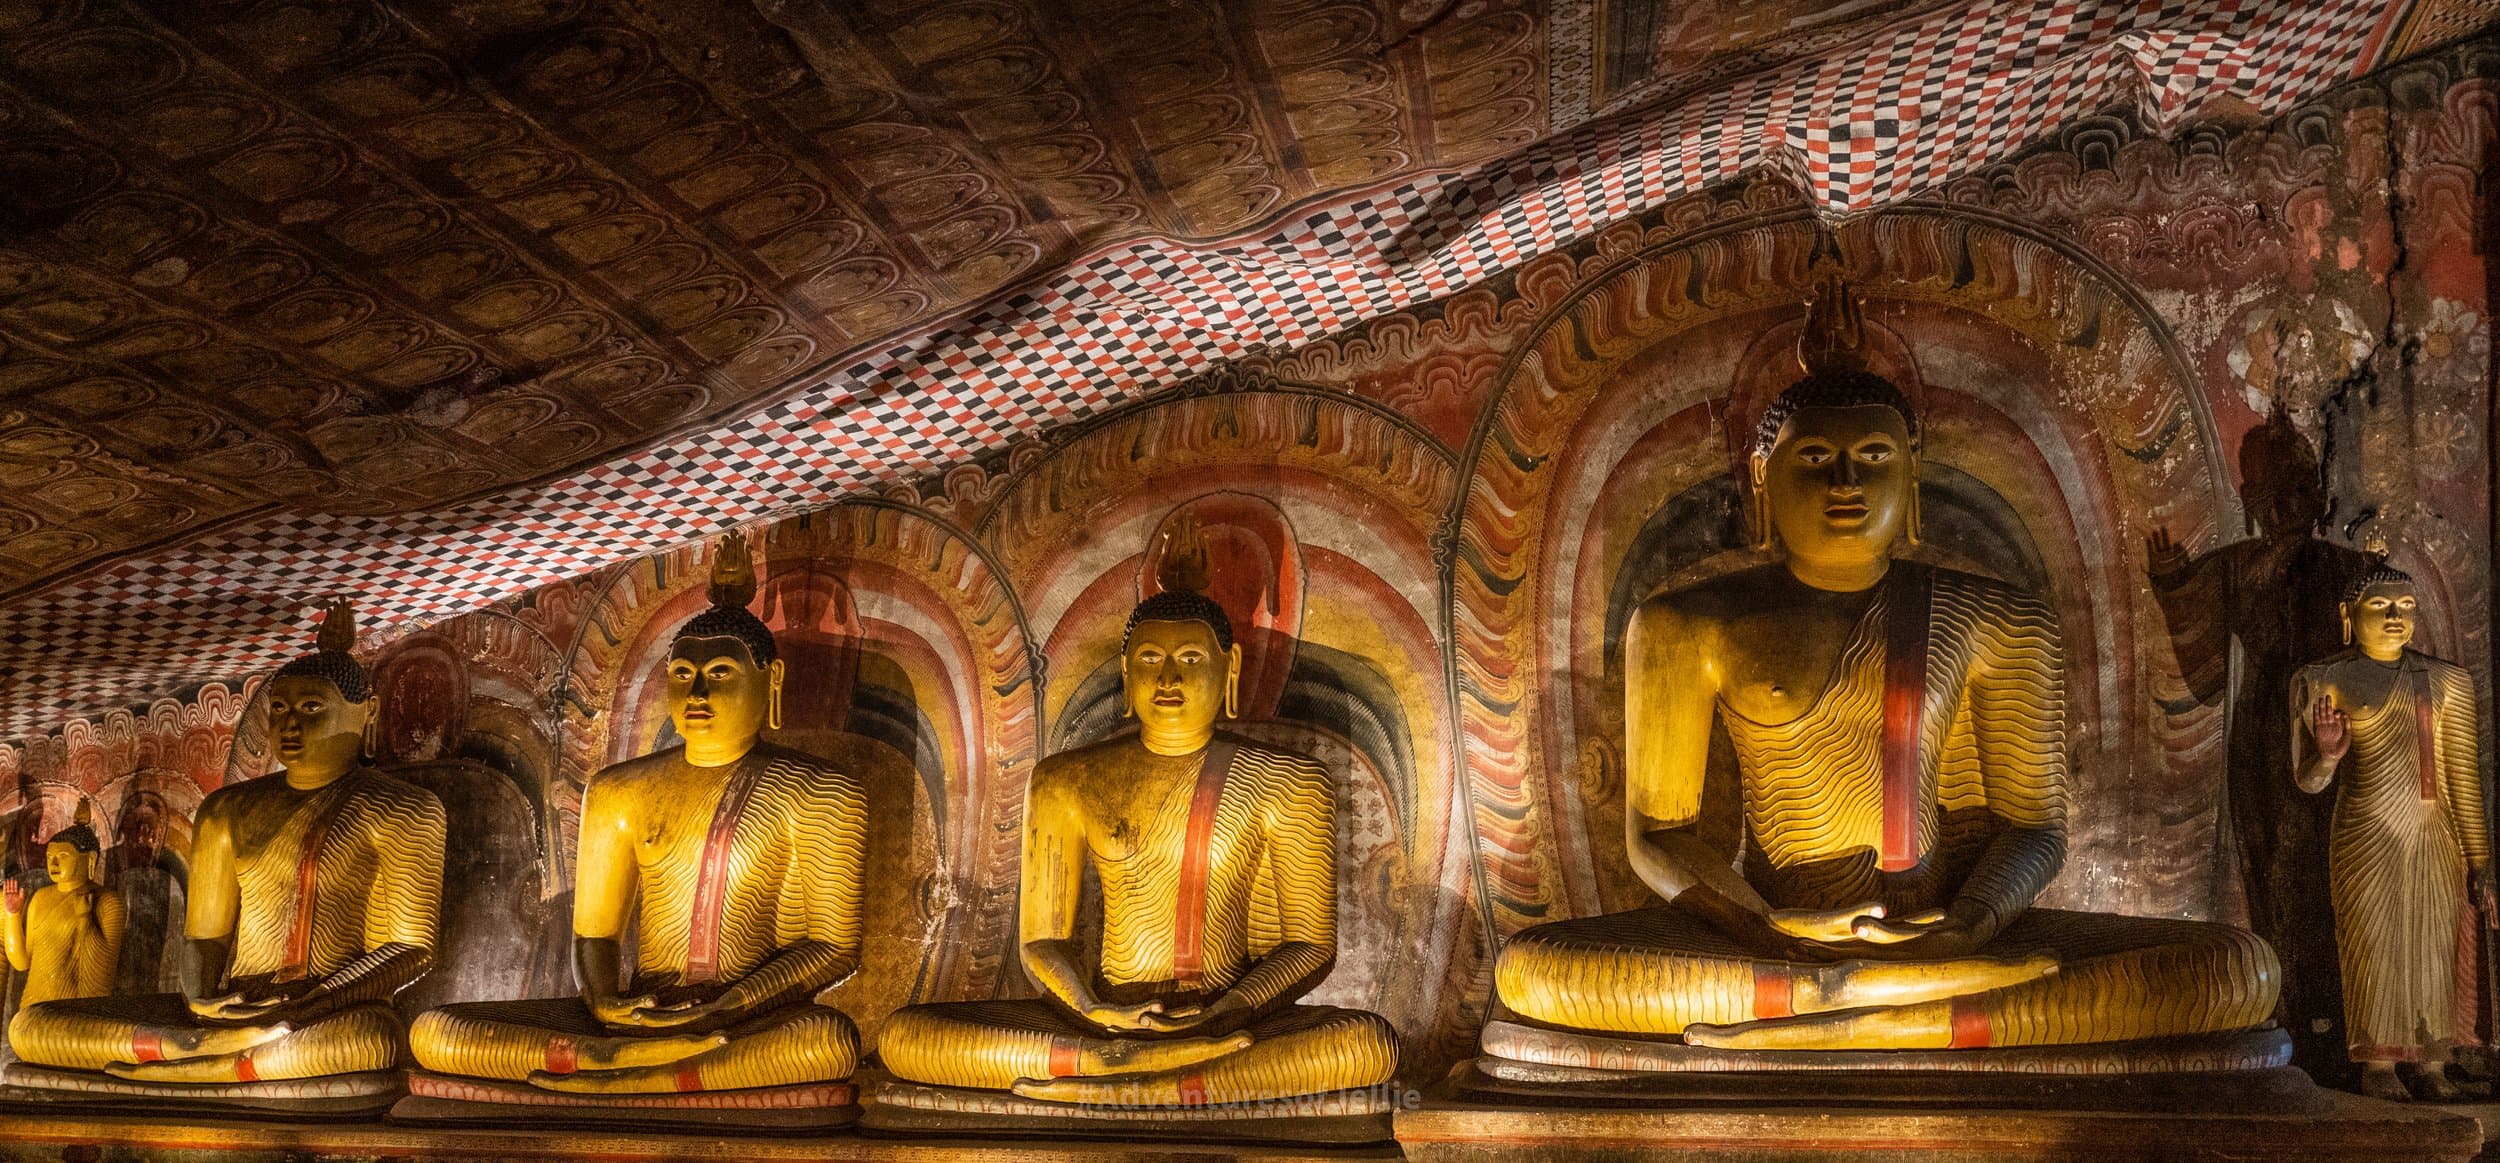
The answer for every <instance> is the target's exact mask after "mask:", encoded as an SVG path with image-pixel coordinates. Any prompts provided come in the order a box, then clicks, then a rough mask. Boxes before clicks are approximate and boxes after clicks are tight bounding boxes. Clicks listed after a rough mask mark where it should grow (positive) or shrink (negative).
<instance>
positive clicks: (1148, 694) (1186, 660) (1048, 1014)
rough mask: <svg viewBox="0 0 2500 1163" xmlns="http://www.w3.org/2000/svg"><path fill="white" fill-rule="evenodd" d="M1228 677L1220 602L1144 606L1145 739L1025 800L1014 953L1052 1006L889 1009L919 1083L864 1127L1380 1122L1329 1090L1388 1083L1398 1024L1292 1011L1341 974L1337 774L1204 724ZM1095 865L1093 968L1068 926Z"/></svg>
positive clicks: (1130, 649) (1139, 623) (1141, 684)
mask: <svg viewBox="0 0 2500 1163" xmlns="http://www.w3.org/2000/svg"><path fill="white" fill-rule="evenodd" d="M1240 672H1241V652H1240V650H1239V648H1238V647H1236V646H1235V645H1234V643H1233V636H1232V628H1231V626H1230V623H1229V621H1228V620H1227V619H1226V617H1225V614H1224V610H1223V607H1221V606H1220V605H1218V604H1217V603H1216V602H1214V601H1213V600H1212V599H1210V598H1208V597H1206V596H1205V595H1203V594H1200V593H1197V592H1194V591H1191V590H1187V589H1176V590H1169V591H1166V592H1163V593H1159V594H1156V595H1154V596H1152V597H1149V598H1147V599H1146V600H1145V601H1144V602H1142V603H1141V604H1139V605H1138V606H1137V608H1136V609H1135V611H1134V612H1133V613H1132V614H1131V615H1130V618H1129V622H1128V629H1127V633H1126V636H1125V640H1124V641H1123V643H1122V646H1121V669H1120V673H1121V682H1122V689H1123V694H1124V697H1125V699H1126V702H1127V707H1128V713H1129V715H1131V716H1133V717H1134V718H1135V719H1136V720H1137V722H1138V727H1139V729H1138V731H1137V732H1136V733H1135V734H1124V735H1121V736H1118V737H1115V738H1113V739H1111V740H1109V741H1107V742H1103V743H1098V744H1095V745H1092V746H1088V747H1082V748H1078V749H1075V750H1071V751H1063V752H1061V753H1059V754H1057V755H1054V756H1051V757H1050V758H1048V759H1046V760H1044V761H1043V762H1042V763H1041V764H1039V765H1038V766H1037V767H1036V768H1035V770H1034V772H1033V776H1032V779H1031V782H1030V784H1029V786H1028V788H1027V792H1026V806H1025V833H1024V848H1023V881H1022V890H1023V891H1022V898H1021V903H1020V912H1019V914H1018V925H1017V929H1018V953H1019V954H1020V955H1021V958H1022V961H1023V964H1024V970H1025V974H1026V976H1027V977H1029V978H1030V979H1031V980H1032V982H1033V984H1034V985H1035V986H1037V987H1038V988H1039V989H1040V990H1041V991H1042V993H1043V995H1044V996H1042V997H1040V998H1038V999H1033V1000H1022V1001H1016V1000H1003V1001H981V1002H958V1003H951V1004H933V1005H919V1006H912V1007H910V1008H907V1009H903V1010H900V1011H898V1012H896V1013H895V1015H894V1017H893V1018H892V1019H891V1020H890V1021H889V1022H888V1023H887V1024H886V1027H885V1030H884V1033H883V1035H882V1036H881V1038H880V1046H879V1052H880V1054H881V1056H882V1057H883V1059H884V1063H885V1065H886V1067H887V1068H888V1069H889V1070H891V1071H892V1072H893V1073H894V1074H895V1075H896V1076H897V1077H899V1078H901V1079H905V1080H908V1081H909V1082H911V1083H918V1084H923V1085H921V1086H898V1087H889V1088H888V1089H887V1090H884V1091H881V1092H880V1093H879V1096H878V1103H879V1109H878V1111H876V1112H874V1113H875V1115H876V1117H878V1118H880V1119H883V1118H885V1117H887V1113H888V1111H887V1108H897V1107H913V1108H919V1109H923V1110H936V1111H951V1112H958V1113H965V1114H998V1115H1015V1116H1025V1117H1042V1118H1048V1117H1053V1116H1054V1115H1055V1114H1064V1115H1070V1116H1073V1115H1078V1114H1081V1113H1092V1114H1099V1113H1100V1112H1103V1111H1108V1110H1113V1109H1116V1108H1148V1109H1147V1110H1145V1111H1144V1112H1141V1113H1140V1114H1139V1115H1138V1117H1141V1118H1145V1119H1149V1120H1152V1119H1158V1118H1160V1119H1170V1118H1174V1117H1179V1112H1175V1111H1174V1110H1173V1109H1172V1108H1181V1107H1194V1108H1199V1109H1198V1110H1197V1111H1195V1112H1194V1114H1195V1116H1196V1117H1205V1118H1224V1117H1234V1115H1235V1114H1236V1113H1237V1112H1238V1111H1240V1110H1242V1109H1243V1104H1248V1106H1250V1107H1255V1108H1257V1109H1259V1110H1261V1111H1263V1112H1265V1113H1270V1114H1275V1113H1310V1114H1351V1115H1361V1114H1367V1113H1373V1112H1371V1110H1370V1107H1369V1106H1367V1105H1366V1104H1365V1103H1364V1102H1361V1101H1356V1100H1353V1099H1352V1098H1351V1097H1350V1096H1346V1095H1337V1094H1336V1092H1349V1091H1352V1092H1358V1093H1359V1092H1361V1091H1362V1090H1363V1088H1370V1087H1375V1086H1377V1085H1379V1084H1381V1083H1383V1082H1386V1081H1387V1080H1388V1079H1389V1078H1390V1076H1391V1075H1392V1074H1393V1073H1394V1072H1395V1071H1396V1069H1397V1063H1398V1050H1397V1039H1396V1035H1395V1032H1394V1031H1393V1030H1392V1029H1391V1028H1390V1026H1389V1024H1388V1023H1387V1022H1386V1021H1384V1020H1383V1019H1381V1018H1380V1017H1379V1016H1377V1015H1374V1014H1370V1013H1365V1012H1361V1011H1356V1010H1347V1009H1339V1008H1335V1007H1332V1006H1323V1005H1297V1004H1295V1002H1296V1000H1297V999H1299V998H1300V997H1301V996H1302V995H1303V994H1305V993H1307V992H1309V991H1310V990H1311V989H1312V988H1313V987H1315V986H1317V985H1318V984H1319V983H1320V982H1321V981H1322V980H1323V979H1324V978H1326V977H1327V976H1328V973H1329V970H1330V969H1331V968H1332V967H1333V966H1334V965H1335V964H1336V958H1337V868H1336V804H1337V797H1336V793H1335V790H1334V787H1333V781H1332V780H1331V778H1330V775H1329V773H1328V771H1327V770H1326V769H1325V768H1323V767H1321V766H1320V765H1319V764H1318V763H1317V762H1315V761H1313V760H1311V759H1308V758H1306V757H1304V756H1300V755H1295V754H1290V753H1287V752H1283V751H1277V750H1273V749H1270V748H1267V747H1263V746H1260V745H1258V744H1255V743H1253V742H1250V741H1249V740H1246V739H1243V738H1240V737H1238V736H1235V735H1233V734H1231V733H1228V732H1219V731H1217V730H1216V718H1217V715H1218V713H1219V711H1226V710H1229V708H1230V707H1231V705H1232V700H1233V698H1234V691H1235V688H1236V684H1237V682H1238V680H1239V678H1240ZM1089 873H1090V874H1091V875H1092V877H1093V878H1094V879H1095V880H1096V881H1097V882H1098V883H1099V885H1100V899H1101V912H1100V917H1099V933H1100V955H1099V958H1098V959H1097V958H1094V957H1090V956H1089V955H1088V953H1087V946H1088V942H1087V940H1086V939H1085V936H1084V933H1085V931H1086V928H1087V927H1086V926H1081V924H1080V916H1079V900H1080V897H1081V894H1082V888H1083V883H1084V881H1085V879H1086V877H1087V875H1088V874H1089ZM1010 1091H1011V1092H1013V1093H1012V1095H1007V1094H1005V1093H1003V1092H1010ZM985 1094H987V1095H992V1096H995V1097H994V1098H991V1099H984V1098H983V1097H982V1096H983V1095H985ZM1330 1095H1335V1097H1334V1098H1333V1099H1326V1100H1313V1101H1309V1102H1305V1103H1301V1104H1298V1105H1295V1106H1293V1107H1292V1108H1291V1109H1290V1110H1289V1111H1285V1110H1281V1109H1280V1108H1278V1107H1277V1106H1276V1105H1275V1104H1274V1103H1273V1101H1272V1100H1279V1099H1296V1098H1299V1097H1301V1096H1330ZM920 1125H922V1126H924V1127H925V1126H926V1125H927V1124H920Z"/></svg>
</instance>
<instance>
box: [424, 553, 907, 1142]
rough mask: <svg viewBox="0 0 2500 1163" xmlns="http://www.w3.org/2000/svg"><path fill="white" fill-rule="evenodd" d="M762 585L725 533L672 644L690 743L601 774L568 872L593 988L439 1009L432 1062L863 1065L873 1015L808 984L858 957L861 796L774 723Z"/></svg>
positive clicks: (667, 1067) (565, 1075) (531, 1070)
mask: <svg viewBox="0 0 2500 1163" xmlns="http://www.w3.org/2000/svg"><path fill="white" fill-rule="evenodd" d="M753 595H754V579H753V571H752V564H751V562H750V560H749V558H748V556H747V551H746V548H745V544H744V542H742V541H738V540H736V539H731V540H728V541H725V542H723V544H722V546H721V549H720V551H719V555H718V556H717V557H716V558H715V559H714V572H713V589H712V600H713V604H712V608H711V609H709V610H707V611H706V612H704V613H703V614H701V615H699V616H697V617H696V618H695V619H694V620H693V621H692V622H689V623H688V624H687V625H686V627H685V629H683V630H681V631H679V633H678V636H677V640H676V642H675V644H674V645H673V647H672V648H671V652H670V658H669V663H668V697H669V708H670V710H669V713H670V717H671V718H672V720H673V721H674V722H675V723H676V725H677V731H678V734H680V735H682V736H683V737H684V738H685V740H686V742H685V744H684V745H683V746H682V747H675V748H670V749H668V750H665V751H661V752H658V753H655V754H652V755H648V756H644V757H643V758H640V759H635V760H631V761H628V762H625V763H620V764H617V765H616V766H613V767H610V768H608V769H606V770H604V771H601V772H599V773H598V774H597V775H596V776H594V777H593V778H592V779H591V782H590V789H589V792H588V793H587V794H586V795H585V797H584V799H583V804H582V824H581V840H580V850H579V852H578V854H577V858H576V859H577V866H576V873H575V876H574V889H573V891H574V906H573V960H574V969H575V971H576V974H577V975H578V976H579V978H580V981H581V989H582V992H581V996H580V997H578V998H554V999H545V1000H531V1001H512V1002H480V1003H473V1004H464V1005H450V1006H444V1007H442V1008H440V1009H436V1010H431V1011H428V1012H427V1013H426V1014H424V1015H423V1016H421V1017H419V1018H418V1019H417V1022H416V1025H415V1027H414V1028H413V1029H412V1030H411V1031H410V1038H409V1040H410V1043H411V1045H412V1046H413V1047H414V1049H415V1051H416V1056H417V1061H418V1063H419V1064H420V1065H422V1066H424V1067H425V1068H426V1069H428V1070H431V1071H434V1072H437V1073H441V1074H453V1075H463V1076H468V1077H473V1078H491V1079H500V1080H504V1081H513V1082H520V1081H526V1082H529V1083H531V1084H533V1085H535V1086H538V1087H541V1088H544V1089H548V1090H557V1091H571V1092H577V1093H594V1094H598V1093H605V1094H641V1093H675V1092H686V1091H709V1090H733V1089H743V1088H748V1087H758V1086H782V1085H791V1084H797V1083H806V1082H830V1081H838V1080H840V1079H844V1078H848V1077H850V1074H851V1071H852V1068H853V1067H855V1066H856V1065H857V1064H858V1061H859V1031H858V1029H857V1028H856V1027H855V1026H853V1025H852V1023H851V1020H850V1018H849V1017H847V1016H845V1015H844V1014H843V1013H842V1012H841V1011H840V1010H837V1009H833V1008H831V1007H829V1006H822V1005H817V1004H815V1002H814V1000H813V999H814V997H815V995H816V994H817V992H818V991H820V990H822V989H824V988H826V987H827V986H830V985H833V984H834V983H836V982H838V981H840V980H842V979H843V978H844V977H846V976H848V975H849V974H850V973H851V971H852V970H853V969H854V968H856V967H857V966H858V964H859V942H860V907H861V897H862V883H863V882H862V880H861V876H862V868H861V865H862V862H863V859H864V855H865V853H866V850H867V797H866V793H865V791H864V789H863V787H862V785H861V784H860V782H859V781H858V780H857V779H855V778H853V777H852V776H851V775H850V774H849V773H846V772H842V771H839V770H836V769H835V768H834V767H833V766H832V765H831V764H828V763H826V762H824V761H822V760H819V759H817V758H815V757H813V756H809V755H804V754H801V753H799V752H796V751H792V750H789V749H787V748H783V747H778V746H775V745H773V744H770V743H766V742H763V741H762V737H761V736H762V731H763V729H764V727H765V726H766V723H767V721H768V720H770V719H773V718H776V717H777V716H778V710H777V708H778V707H779V705H780V703H779V700H780V691H781V679H782V664H781V661H780V658H779V652H778V649H777V647H776V646H775V644H774V642H773V637H772V633H771V631H770V630H769V629H767V628H766V627H765V625H764V623H763V622H762V621H761V620H759V619H757V618H756V617H755V615H754V614H752V613H750V612H749V611H748V610H747V608H746V605H747V602H748V600H749V599H750V598H752V597H753ZM774 725H776V726H777V725H778V724H777V723H776V724H774ZM628 921H631V922H632V923H633V926H634V931H635V936H636V949H635V954H636V959H637V962H638V964H637V965H636V966H635V967H634V969H633V971H632V972H631V973H630V974H629V973H628V972H627V971H626V968H625V965H624V955H623V948H622V943H621V941H622V936H623V934H624V932H625V929H626V926H627V922H628Z"/></svg>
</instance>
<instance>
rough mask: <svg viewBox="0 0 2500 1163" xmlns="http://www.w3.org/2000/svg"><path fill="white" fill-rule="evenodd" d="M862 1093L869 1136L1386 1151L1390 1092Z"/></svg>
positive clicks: (911, 1088) (884, 1088) (892, 1087)
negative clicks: (1186, 1096)
mask: <svg viewBox="0 0 2500 1163" xmlns="http://www.w3.org/2000/svg"><path fill="white" fill-rule="evenodd" d="M868 1094H869V1099H870V1105H869V1107H868V1110H867V1112H866V1113H865V1114H864V1115H862V1116H861V1118H860V1124H859V1126H860V1130H861V1131H862V1132H863V1133H866V1134H869V1135H898V1136H927V1135H977V1136H981V1137H983V1138H989V1137H993V1136H1006V1137H1014V1138H1024V1139H1033V1138H1042V1139H1060V1138H1088V1139H1116V1140H1139V1139H1164V1140H1172V1139H1183V1140H1188V1141H1191V1142H1198V1143H1252V1144H1296V1145H1305V1146H1324V1147H1350V1146H1370V1145H1380V1144H1386V1143H1388V1142H1389V1141H1390V1133H1391V1127H1390V1122H1389V1115H1390V1112H1391V1111H1392V1110H1393V1109H1394V1108H1395V1106H1396V1105H1397V1104H1396V1103H1395V1102H1394V1101H1393V1100H1392V1098H1391V1096H1390V1095H1389V1094H1387V1093H1385V1092H1384V1091H1382V1090H1377V1089H1374V1090H1340V1091H1335V1092H1332V1093H1329V1094H1314V1095H1307V1096H1303V1097H1300V1098H1289V1099H1278V1100H1276V1101H1273V1102H1247V1103H1214V1104H1209V1105H1206V1106H1153V1107H1115V1106H1084V1105H1078V1104H1075V1103H1064V1102H1044V1101H1041V1100H1038V1099H1030V1098H1023V1097H1020V1096H1017V1095H1014V1094H1009V1093H1007V1092H1004V1091H995V1090H966V1089H958V1088H955V1087H946V1086H923V1085H921V1084H919V1083H914V1082H903V1081H900V1080H897V1079H893V1078H886V1079H881V1080H879V1081H876V1082H872V1083H870V1084H869V1086H868Z"/></svg>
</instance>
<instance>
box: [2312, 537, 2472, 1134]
mask: <svg viewBox="0 0 2500 1163" xmlns="http://www.w3.org/2000/svg"><path fill="white" fill-rule="evenodd" d="M2343 598H2344V600H2343V604H2342V609H2341V613H2342V615H2343V619H2344V634H2345V641H2347V642H2349V643H2351V644H2352V645H2351V647H2350V648H2349V649H2347V650H2344V651H2342V652H2340V653H2337V654H2334V655H2331V656H2329V657H2327V658H2325V659H2322V660H2320V661H2318V662H2317V663H2314V664H2312V665H2310V666H2307V667H2304V668H2302V670H2301V671H2300V673H2299V674H2298V675H2297V676H2295V678H2294V679H2293V682H2292V706H2293V708H2294V711H2293V716H2292V718H2293V722H2294V723H2295V727H2294V730H2293V732H2292V771H2293V776H2294V778H2295V779H2296V780H2297V782H2298V783H2299V785H2300V789H2301V790H2302V791H2305V792H2310V793H2316V792H2322V791H2325V790H2326V789H2327V787H2328V785H2330V784H2332V785H2334V787H2335V789H2336V795H2335V823H2334V829H2333V831H2332V832H2331V833H2330V837H2329V840H2328V846H2327V873H2328V877H2329V885H2330V887H2331V889H2332V892H2333V897H2334V901H2335V944H2336V954H2337V960H2338V962H2339V963H2340V964H2341V966H2342V968H2343V979H2344V1026H2345V1030H2344V1033H2345V1038H2346V1044H2347V1045H2348V1046H2349V1047H2350V1050H2351V1054H2352V1059H2353V1061H2355V1062H2358V1063H2360V1064H2361V1066H2362V1076H2361V1090H2362V1092H2363V1093H2365V1094H2370V1095H2375V1096H2378V1097H2381V1098H2393V1099H2403V1098H2409V1097H2412V1096H2411V1095H2410V1094H2409V1093H2408V1092H2407V1090H2406V1087H2405V1083H2404V1080H2403V1079H2402V1078H2401V1077H2400V1076H2399V1075H2398V1073H2397V1065H2398V1064H2399V1063H2405V1062H2410V1063H2416V1064H2418V1065H2419V1066H2420V1067H2421V1074H2420V1075H2419V1077H2418V1080H2417V1082H2416V1085H2417V1086H2418V1087H2419V1088H2420V1090H2421V1094H2422V1097H2424V1098H2433V1099H2453V1098H2455V1097H2456V1096H2457V1093H2458V1091H2457V1087H2456V1084H2455V1083H2453V1082H2451V1081H2450V1080H2449V1078H2448V1074H2447V1064H2448V1059H2449V1056H2450V1053H2451V1052H2452V1051H2453V1050H2454V1048H2455V1047H2456V1046H2458V1045H2460V1044H2468V1045H2470V1044H2475V1043H2478V1042H2480V1041H2481V1038H2480V1036H2479V1034H2478V1032H2477V1031H2476V1029H2475V1028H2474V1020H2473V1014H2474V1006H2473V997H2474V990H2475V985H2476V983H2477V982H2478V980H2479V978H2480V976H2481V975H2480V973H2479V972H2478V970H2479V966H2478V965H2477V964H2476V957H2475V942H2474V941H2473V940H2472V939H2471V937H2470V936H2469V934H2470V933H2471V931H2472V926H2473V924H2474V922H2475V920H2476V918H2475V916H2474V910H2473V909H2470V908H2469V907H2468V903H2469V902H2468V899H2467V898H2468V894H2469V892H2470V894H2471V896H2472V898H2473V899H2472V902H2471V903H2473V904H2475V905H2479V906H2480V909H2481V911H2482V913H2483V914H2484V916H2486V917H2488V916H2489V915H2490V914H2491V911H2492V908H2493V905H2494V900H2493V892H2492V869H2491V833H2490V830H2489V825H2488V824H2487V823H2486V822H2485V821H2486V820H2487V817H2486V816H2484V814H2483V785H2482V770H2481V767H2482V765H2481V762H2480V760H2481V755H2480V751H2481V742H2480V738H2479V736H2478V735H2477V734H2476V731H2475V723H2474V711H2475V692H2474V676H2473V675H2472V674H2470V673H2468V672H2467V671H2466V670H2465V668H2463V667H2460V666H2457V665H2454V664H2452V663H2447V662H2442V661H2440V660H2439V659H2436V658H2432V657H2430V656H2428V655H2425V654H2422V653H2420V652H2418V651H2415V650H2413V649H2411V648H2410V644H2411V643H2412V641H2413V631H2414V619H2415V614H2416V602H2417V599H2416V597H2415V594H2414V586H2413V579H2412V578H2411V577H2409V576H2407V575H2406V574H2404V573H2402V572H2400V571H2397V570H2394V569H2388V568H2385V567H2383V566H2382V567H2380V568H2379V569H2376V570H2373V571H2371V572H2369V573H2365V574H2362V575H2361V576H2360V577H2358V578H2356V579H2355V580H2354V582H2353V584H2352V585H2351V586H2350V587H2349V588H2348V589H2346V591H2345V592H2344V596H2343Z"/></svg>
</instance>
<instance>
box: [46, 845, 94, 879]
mask: <svg viewBox="0 0 2500 1163" xmlns="http://www.w3.org/2000/svg"><path fill="white" fill-rule="evenodd" d="M43 870H44V872H45V874H47V875H49V876H50V877H51V878H52V883H53V884H55V885H58V886H60V887H62V888H78V887H81V886H83V885H85V884H86V883H87V882H88V881H89V880H91V879H93V878H94V876H95V853H92V852H88V851H85V850H83V849H81V848H79V847H78V846H77V845H75V844H71V843H68V842H66V841H60V840H55V841H53V842H52V843H50V844H46V845H44V846H43Z"/></svg>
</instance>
